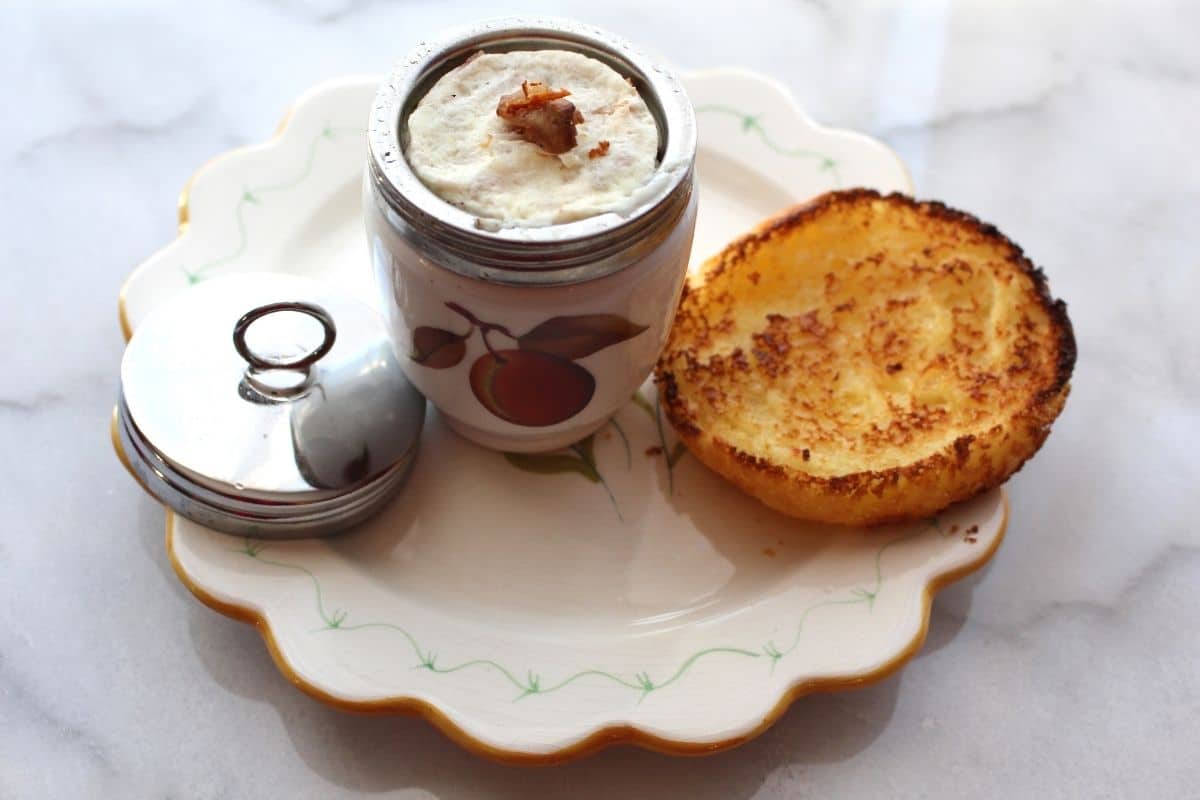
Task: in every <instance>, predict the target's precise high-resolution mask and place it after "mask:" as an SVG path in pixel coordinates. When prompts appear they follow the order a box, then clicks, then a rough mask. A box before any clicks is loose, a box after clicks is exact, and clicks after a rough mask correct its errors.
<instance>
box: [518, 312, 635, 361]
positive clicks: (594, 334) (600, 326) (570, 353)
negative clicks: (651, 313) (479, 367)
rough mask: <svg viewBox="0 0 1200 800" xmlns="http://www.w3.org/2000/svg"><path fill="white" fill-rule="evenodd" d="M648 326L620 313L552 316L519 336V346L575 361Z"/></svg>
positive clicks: (623, 339)
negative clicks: (636, 322) (632, 320)
mask: <svg viewBox="0 0 1200 800" xmlns="http://www.w3.org/2000/svg"><path fill="white" fill-rule="evenodd" d="M644 330H646V326H645V325H635V324H634V323H632V322H630V321H629V320H627V319H625V318H624V317H622V316H620V315H618V314H581V315H579V316H574V317H551V318H550V319H548V320H546V321H545V322H543V323H542V324H540V325H538V326H536V327H535V328H533V330H531V331H529V332H528V333H526V334H525V335H524V336H522V337H520V338H518V339H517V346H518V347H520V348H521V349H522V350H535V351H537V352H539V353H546V354H548V355H552V356H558V357H559V358H569V359H571V360H572V361H575V360H578V359H580V358H586V357H587V356H590V355H591V354H592V353H595V352H596V351H598V350H603V349H604V348H606V347H610V346H611V345H614V344H617V343H619V342H623V341H625V340H626V339H632V338H633V337H635V336H637V335H638V334H639V333H641V332H642V331H644Z"/></svg>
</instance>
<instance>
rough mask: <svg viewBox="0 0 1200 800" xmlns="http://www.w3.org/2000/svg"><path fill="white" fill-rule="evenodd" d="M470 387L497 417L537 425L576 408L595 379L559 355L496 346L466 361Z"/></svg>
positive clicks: (592, 388) (582, 405) (566, 415)
mask: <svg viewBox="0 0 1200 800" xmlns="http://www.w3.org/2000/svg"><path fill="white" fill-rule="evenodd" d="M471 391H473V392H474V393H475V396H476V397H477V398H479V402H480V403H482V404H483V406H484V408H486V409H487V410H488V411H491V412H492V413H493V414H495V415H496V416H497V417H500V418H501V419H504V420H508V421H509V422H511V423H513V424H514V425H525V426H527V427H531V428H541V427H545V426H546V425H555V424H557V423H559V422H563V421H564V420H568V419H570V418H571V417H573V416H575V415H576V414H578V413H579V412H580V411H582V410H583V409H584V408H585V407H586V406H587V404H588V401H589V400H591V399H592V395H593V394H594V393H595V391H596V379H595V378H593V377H592V373H590V372H588V371H587V370H586V369H584V368H583V367H581V366H579V365H578V364H576V363H575V362H574V361H569V360H567V359H565V358H559V357H558V356H554V355H550V354H548V353H539V352H537V351H533V350H499V351H497V352H494V353H487V354H485V355H482V356H480V357H479V358H478V359H476V360H475V363H474V364H472V365H471Z"/></svg>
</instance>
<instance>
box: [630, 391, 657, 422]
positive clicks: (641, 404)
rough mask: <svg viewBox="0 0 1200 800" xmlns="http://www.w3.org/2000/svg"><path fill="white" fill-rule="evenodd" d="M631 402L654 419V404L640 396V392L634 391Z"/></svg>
mask: <svg viewBox="0 0 1200 800" xmlns="http://www.w3.org/2000/svg"><path fill="white" fill-rule="evenodd" d="M633 404H634V405H636V406H637V407H638V408H640V409H641V410H642V411H645V412H646V413H647V414H649V415H650V419H654V406H652V405H650V401H649V400H647V399H646V398H644V397H642V393H641V392H635V393H634V395H633Z"/></svg>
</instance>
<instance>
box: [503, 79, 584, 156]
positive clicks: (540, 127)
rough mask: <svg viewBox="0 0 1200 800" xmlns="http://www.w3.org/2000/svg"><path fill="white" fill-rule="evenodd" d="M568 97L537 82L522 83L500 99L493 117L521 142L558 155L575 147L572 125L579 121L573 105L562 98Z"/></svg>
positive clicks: (566, 93) (581, 117)
mask: <svg viewBox="0 0 1200 800" xmlns="http://www.w3.org/2000/svg"><path fill="white" fill-rule="evenodd" d="M569 94H570V92H569V91H567V90H566V89H551V88H550V87H549V86H547V85H546V84H544V83H542V82H540V81H522V82H521V88H520V89H519V90H517V91H515V92H513V93H512V94H506V95H504V96H503V97H501V98H500V104H499V105H497V106H496V114H497V115H499V117H500V118H501V119H503V120H504V121H505V122H507V123H508V124H509V127H511V128H512V129H513V130H514V131H516V132H517V133H518V134H519V135H520V136H521V138H522V139H524V140H525V141H527V142H532V143H533V144H536V145H537V146H538V147H540V148H541V149H542V150H544V151H545V152H547V153H551V154H553V155H559V154H560V153H565V152H567V151H568V150H570V149H571V148H572V147H574V146H575V143H576V138H575V126H576V125H578V124H579V123H581V122H583V114H580V113H579V109H577V108H575V104H574V103H572V102H571V101H570V100H566V99H564V98H566V97H567V95H569Z"/></svg>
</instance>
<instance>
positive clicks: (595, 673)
mask: <svg viewBox="0 0 1200 800" xmlns="http://www.w3.org/2000/svg"><path fill="white" fill-rule="evenodd" d="M931 525H932V526H934V527H935V528H936V522H935V521H931ZM922 533H923V531H917V532H915V533H909V534H905V535H904V536H900V537H897V538H895V539H892V540H890V541H888V542H886V543H885V544H883V545H881V546H880V547H879V549H878V550H877V551H876V552H875V576H874V582H873V583H872V584H871V585H870V586H869V587H868V586H859V587H855V588H854V589H852V590H851V591H850V592H849V593H848V594H847V595H845V596H842V597H837V598H832V599H829V600H822V601H821V602H819V603H814V604H813V605H811V606H809V607H808V608H806V609H804V610H803V611H802V612H800V616H799V617H798V618H797V621H796V624H795V629H794V632H793V633H792V636H791V638H790V639H789V640H787V641H786V643H784V644H782V645H781V644H780V643H778V642H776V641H775V640H774V639H770V640H768V641H767V642H765V643H764V644H762V645H759V646H756V647H738V646H732V645H718V646H713V647H706V648H703V649H701V650H697V651H696V652H694V653H692V654H691V655H690V656H688V657H687V658H685V659H683V660H682V661H681V662H680V663H679V665H678V666H676V667H675V669H673V670H671V671H669V672H666V673H663V674H661V675H653V674H651V672H650V671H649V670H641V671H638V672H634V673H625V674H621V673H616V672H610V671H608V670H602V669H594V668H592V669H580V670H578V671H576V672H574V673H571V674H569V675H567V676H565V677H562V678H559V679H558V680H547V679H546V678H545V676H544V674H543V673H542V672H539V671H537V670H534V669H525V670H524V671H522V670H519V669H515V668H513V667H511V666H510V665H505V664H502V663H500V662H499V661H495V660H493V659H490V658H471V659H467V660H465V661H458V662H453V663H439V658H440V653H439V652H438V651H437V650H434V649H430V648H426V647H424V646H423V645H422V644H421V642H420V641H419V640H418V639H417V637H416V636H415V635H413V634H412V633H411V632H410V631H409V630H407V629H406V628H404V627H402V626H400V625H396V624H393V623H390V622H359V623H351V624H347V619H348V617H349V612H347V611H344V610H342V609H339V608H332V609H331V608H330V607H329V606H328V605H327V604H326V601H325V595H324V592H323V591H322V588H321V581H320V580H319V579H318V578H317V576H316V575H315V574H313V572H312V570H310V569H308V568H307V567H305V566H302V565H300V564H289V563H287V562H285V561H277V560H274V559H271V558H267V557H265V556H264V555H263V552H264V550H265V545H264V544H263V542H261V541H258V540H254V539H246V540H245V543H244V545H243V547H241V548H239V549H237V550H236V552H238V553H241V554H243V555H245V556H246V557H248V558H252V559H254V560H255V561H257V562H259V563H260V564H266V565H269V566H272V567H278V568H280V569H286V570H291V571H293V572H296V573H298V574H300V575H303V576H304V577H306V578H307V579H308V580H309V582H310V583H311V584H312V587H313V599H314V602H315V606H316V615H317V618H318V619H320V621H321V623H322V624H321V626H320V627H319V628H315V629H313V630H312V631H311V633H313V634H326V633H329V632H333V631H337V632H341V633H349V632H351V631H362V630H370V629H378V630H387V631H392V632H394V633H396V634H398V635H399V636H401V637H402V638H403V639H404V640H405V641H406V642H407V643H408V646H409V647H410V648H411V649H412V654H413V664H412V667H411V668H412V669H422V670H427V671H429V672H432V673H434V674H435V675H451V674H454V673H458V672H465V671H467V670H480V669H482V670H488V671H491V672H493V673H495V674H497V675H499V676H501V677H502V678H504V680H506V681H508V683H510V684H512V686H513V688H514V689H515V690H516V695H515V696H514V697H513V698H512V699H513V700H514V701H516V700H522V699H524V698H526V697H529V696H530V695H535V694H551V693H553V692H557V691H560V690H562V689H565V688H566V687H568V686H570V685H571V684H573V683H575V682H577V681H580V680H582V679H584V678H597V679H601V680H604V681H607V682H609V683H611V684H614V685H616V686H620V687H624V688H626V689H629V690H630V691H633V692H637V693H638V702H641V701H642V700H644V699H645V698H646V696H647V695H649V694H651V693H653V692H657V691H661V690H662V689H665V688H667V687H669V686H671V685H673V684H675V683H677V682H678V681H680V680H682V679H683V677H684V676H685V675H687V673H688V672H689V671H690V670H691V668H692V667H693V666H694V665H695V664H696V663H697V662H698V661H700V660H701V659H706V658H711V657H714V656H731V657H735V658H743V659H749V660H750V661H755V662H759V661H760V660H764V659H765V660H766V663H768V664H769V665H770V666H769V668H768V670H767V674H768V675H771V674H774V672H775V665H776V664H778V663H779V662H780V661H781V660H782V659H784V658H786V657H787V656H788V655H790V654H791V653H793V652H795V650H796V649H797V648H798V647H799V646H800V643H801V641H802V640H803V636H804V626H805V624H806V623H807V622H808V619H809V617H810V616H811V615H812V614H813V613H815V612H817V611H819V610H821V609H824V608H831V607H834V606H862V607H863V608H864V609H865V610H866V611H867V612H868V613H870V612H871V611H873V610H874V608H875V599H876V598H877V597H878V596H879V593H880V591H882V589H883V583H884V580H883V556H884V554H885V553H886V552H887V551H888V550H889V549H891V548H892V547H895V546H896V545H899V544H901V543H903V542H907V541H910V540H912V539H914V538H916V537H918V536H920V535H921V534H922Z"/></svg>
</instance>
